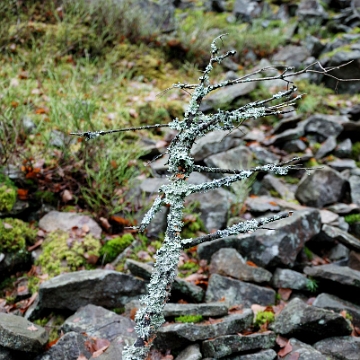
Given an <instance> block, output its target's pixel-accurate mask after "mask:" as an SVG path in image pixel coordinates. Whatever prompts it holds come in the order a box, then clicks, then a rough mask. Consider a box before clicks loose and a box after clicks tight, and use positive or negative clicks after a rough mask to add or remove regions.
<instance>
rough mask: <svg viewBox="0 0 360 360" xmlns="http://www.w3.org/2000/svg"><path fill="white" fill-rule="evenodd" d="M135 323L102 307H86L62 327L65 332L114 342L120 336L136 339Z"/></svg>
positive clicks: (68, 319) (67, 320)
mask: <svg viewBox="0 0 360 360" xmlns="http://www.w3.org/2000/svg"><path fill="white" fill-rule="evenodd" d="M134 326H135V323H134V321H132V320H130V319H129V318H127V317H124V316H121V315H117V314H115V313H114V312H112V311H109V310H106V309H104V308H103V307H101V306H95V305H91V304H89V305H86V306H84V307H81V308H80V309H79V310H78V311H76V313H75V314H74V315H72V316H70V317H69V318H67V319H66V321H65V322H64V324H63V325H62V329H63V330H64V332H66V333H67V332H70V331H75V332H77V333H86V334H87V335H89V336H91V337H95V338H99V339H106V340H109V341H112V340H114V339H115V338H116V337H118V336H120V335H124V336H127V337H132V338H134V339H136V337H137V336H136V333H135V332H134Z"/></svg>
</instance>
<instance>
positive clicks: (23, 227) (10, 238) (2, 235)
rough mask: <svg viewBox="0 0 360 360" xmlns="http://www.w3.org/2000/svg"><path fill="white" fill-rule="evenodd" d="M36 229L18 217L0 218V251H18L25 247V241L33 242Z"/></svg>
mask: <svg viewBox="0 0 360 360" xmlns="http://www.w3.org/2000/svg"><path fill="white" fill-rule="evenodd" d="M35 239H36V230H34V229H31V228H30V227H29V225H28V224H27V223H25V222H24V221H22V220H19V219H12V218H5V219H2V220H0V252H9V253H12V252H18V251H20V250H24V249H25V248H26V243H28V244H33V243H34V241H35Z"/></svg>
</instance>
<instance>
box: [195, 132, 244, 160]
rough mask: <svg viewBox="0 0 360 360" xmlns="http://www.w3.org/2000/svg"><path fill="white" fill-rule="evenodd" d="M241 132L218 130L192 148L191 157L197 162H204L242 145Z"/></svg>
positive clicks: (199, 140) (201, 139)
mask: <svg viewBox="0 0 360 360" xmlns="http://www.w3.org/2000/svg"><path fill="white" fill-rule="evenodd" d="M243 135H244V134H243V133H241V131H234V132H231V133H230V134H229V131H225V130H216V131H212V132H210V133H208V134H206V135H205V136H204V137H202V138H200V139H198V140H197V141H196V143H195V144H194V145H193V147H192V148H191V156H193V157H194V160H195V161H197V162H198V161H202V160H204V159H205V158H207V157H208V156H210V155H213V154H217V153H220V152H223V151H227V150H229V149H231V148H233V147H235V146H237V145H239V144H240V143H241V140H240V138H241V137H242V136H243Z"/></svg>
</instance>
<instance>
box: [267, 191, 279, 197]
mask: <svg viewBox="0 0 360 360" xmlns="http://www.w3.org/2000/svg"><path fill="white" fill-rule="evenodd" d="M269 192H270V195H271V196H272V197H276V198H281V196H280V194H279V193H278V192H277V191H276V190H274V189H270V190H269Z"/></svg>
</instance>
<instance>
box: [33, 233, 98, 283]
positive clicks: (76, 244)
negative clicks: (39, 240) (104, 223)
mask: <svg viewBox="0 0 360 360" xmlns="http://www.w3.org/2000/svg"><path fill="white" fill-rule="evenodd" d="M100 247H101V244H100V241H99V240H97V239H95V238H94V237H93V236H92V235H90V234H88V235H86V236H85V237H82V238H71V237H70V236H69V234H68V233H67V232H64V231H60V230H58V231H53V232H51V233H49V234H48V235H47V237H46V240H45V242H44V243H43V253H42V254H41V255H40V256H39V258H38V259H37V261H36V264H37V265H40V266H41V268H42V272H43V273H44V274H45V273H46V274H48V275H49V277H53V276H57V275H60V274H61V273H65V272H71V271H76V270H78V269H79V268H80V267H85V268H91V267H92V265H91V264H93V263H94V262H96V260H97V259H98V257H99V255H100Z"/></svg>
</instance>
